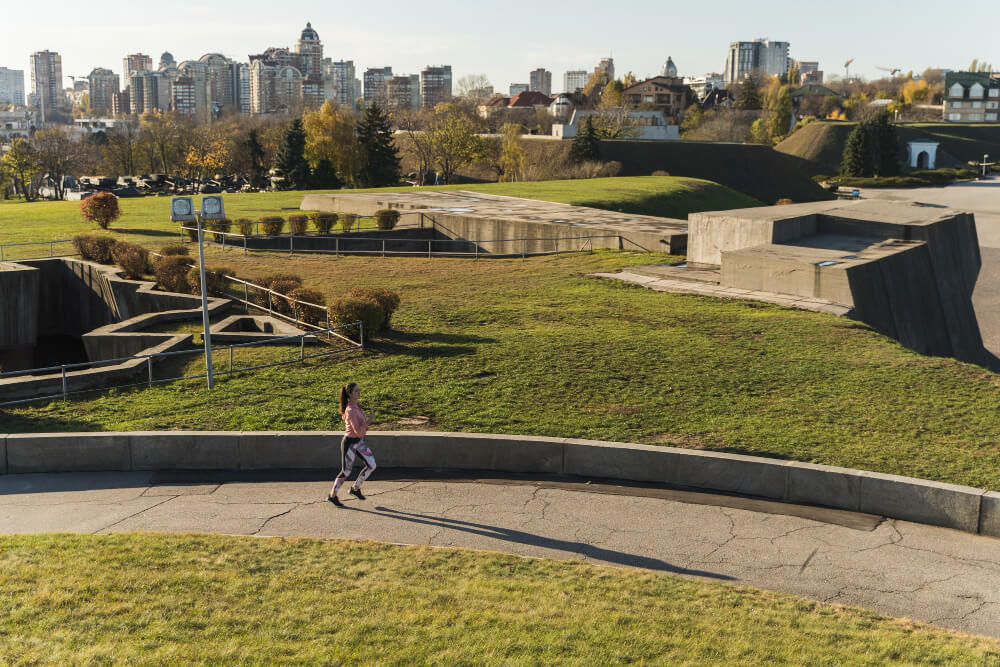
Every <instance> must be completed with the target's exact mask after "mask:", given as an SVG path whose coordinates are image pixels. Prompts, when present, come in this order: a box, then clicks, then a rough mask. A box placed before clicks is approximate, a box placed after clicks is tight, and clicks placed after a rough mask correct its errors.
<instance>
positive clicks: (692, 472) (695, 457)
mask: <svg viewBox="0 0 1000 667" xmlns="http://www.w3.org/2000/svg"><path fill="white" fill-rule="evenodd" d="M674 451H676V452H678V454H679V455H678V456H677V476H676V479H675V483H676V484H680V485H683V486H689V487H692V488H699V489H713V490H716V491H729V492H730V493H740V494H745V495H750V496H760V497H762V498H774V499H776V500H781V499H782V498H784V497H785V486H786V482H787V478H788V470H787V464H786V463H785V462H784V461H779V460H777V459H762V458H756V457H753V456H742V455H740V454H722V453H719V452H704V451H698V450H674Z"/></svg>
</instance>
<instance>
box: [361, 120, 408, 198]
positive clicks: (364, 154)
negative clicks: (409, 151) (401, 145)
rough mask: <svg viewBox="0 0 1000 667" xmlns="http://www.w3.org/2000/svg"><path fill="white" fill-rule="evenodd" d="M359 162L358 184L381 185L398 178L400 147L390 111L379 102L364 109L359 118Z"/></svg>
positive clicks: (378, 186) (393, 183)
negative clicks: (396, 142)
mask: <svg viewBox="0 0 1000 667" xmlns="http://www.w3.org/2000/svg"><path fill="white" fill-rule="evenodd" d="M358 144H359V152H360V164H359V169H358V179H357V181H358V184H359V185H361V186H362V187H368V188H380V187H385V186H387V185H395V184H396V183H398V182H399V151H398V150H397V149H396V145H395V142H394V141H393V138H392V124H391V122H390V120H389V116H388V114H386V112H385V111H383V110H382V108H381V107H380V106H379V105H378V104H372V105H371V106H370V107H368V108H367V109H365V113H364V116H362V117H361V120H360V121H358Z"/></svg>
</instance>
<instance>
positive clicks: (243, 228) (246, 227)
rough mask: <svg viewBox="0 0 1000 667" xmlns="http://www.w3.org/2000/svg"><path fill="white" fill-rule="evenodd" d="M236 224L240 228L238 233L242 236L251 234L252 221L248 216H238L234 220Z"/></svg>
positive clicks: (252, 229)
mask: <svg viewBox="0 0 1000 667" xmlns="http://www.w3.org/2000/svg"><path fill="white" fill-rule="evenodd" d="M236 226H237V227H239V229H240V234H242V235H243V236H251V235H253V233H254V227H255V225H254V223H253V221H252V220H250V219H249V218H239V219H237V220H236Z"/></svg>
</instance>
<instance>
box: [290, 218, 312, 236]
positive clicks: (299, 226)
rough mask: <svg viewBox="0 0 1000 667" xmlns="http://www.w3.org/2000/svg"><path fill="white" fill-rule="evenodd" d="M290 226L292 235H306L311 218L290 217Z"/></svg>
mask: <svg viewBox="0 0 1000 667" xmlns="http://www.w3.org/2000/svg"><path fill="white" fill-rule="evenodd" d="M288 226H289V228H290V229H291V231H292V234H305V233H306V232H307V231H308V230H309V216H308V215H290V216H288Z"/></svg>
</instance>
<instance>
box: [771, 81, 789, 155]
mask: <svg viewBox="0 0 1000 667" xmlns="http://www.w3.org/2000/svg"><path fill="white" fill-rule="evenodd" d="M768 121H769V122H768V131H769V134H770V139H773V140H774V141H777V140H778V139H779V138H780V137H783V136H785V135H786V134H788V132H789V130H790V129H791V125H792V96H791V91H790V87H789V86H782V87H781V89H780V90H779V91H778V94H777V95H776V96H775V98H774V100H773V101H772V102H771V107H770V116H769V119H768Z"/></svg>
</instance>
